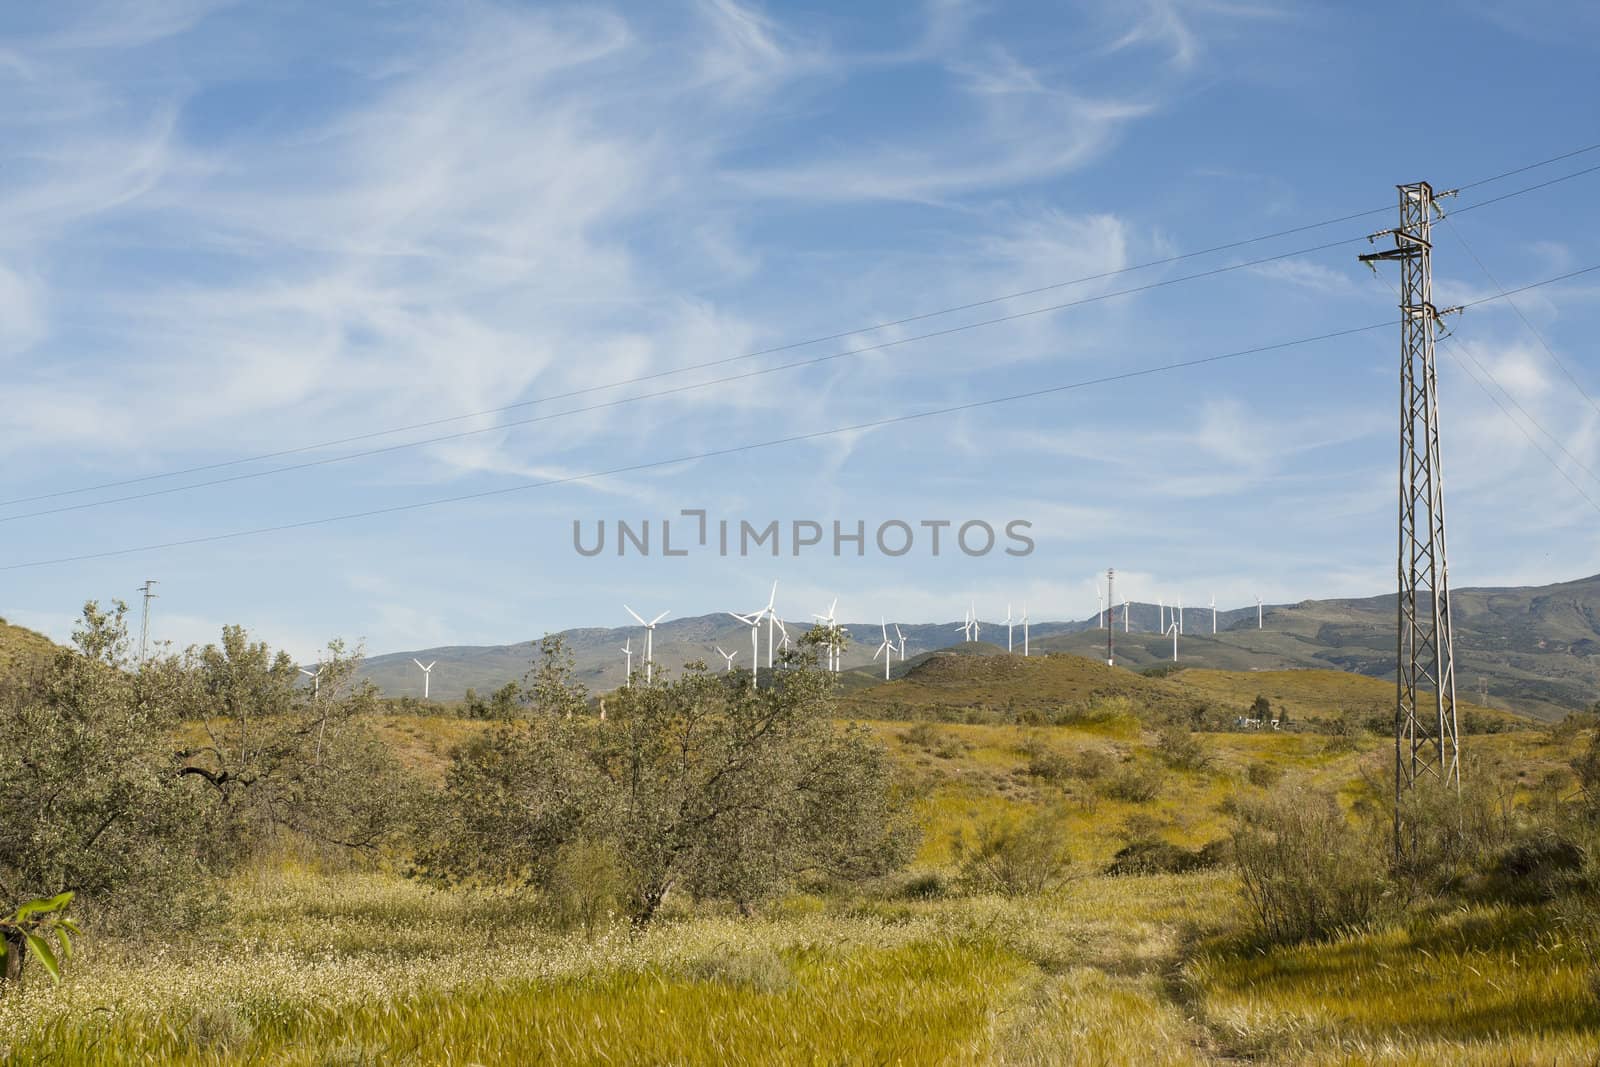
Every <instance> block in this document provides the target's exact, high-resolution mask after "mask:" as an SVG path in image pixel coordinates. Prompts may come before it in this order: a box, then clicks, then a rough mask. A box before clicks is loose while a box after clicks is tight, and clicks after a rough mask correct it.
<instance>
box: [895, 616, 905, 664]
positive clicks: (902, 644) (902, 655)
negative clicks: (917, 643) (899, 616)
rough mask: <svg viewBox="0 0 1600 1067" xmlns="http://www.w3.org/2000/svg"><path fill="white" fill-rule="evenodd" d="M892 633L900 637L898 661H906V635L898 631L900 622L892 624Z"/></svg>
mask: <svg viewBox="0 0 1600 1067" xmlns="http://www.w3.org/2000/svg"><path fill="white" fill-rule="evenodd" d="M894 635H895V636H896V637H898V638H899V639H900V662H901V663H904V662H905V661H906V635H905V634H903V633H901V632H900V624H899V623H895V624H894Z"/></svg>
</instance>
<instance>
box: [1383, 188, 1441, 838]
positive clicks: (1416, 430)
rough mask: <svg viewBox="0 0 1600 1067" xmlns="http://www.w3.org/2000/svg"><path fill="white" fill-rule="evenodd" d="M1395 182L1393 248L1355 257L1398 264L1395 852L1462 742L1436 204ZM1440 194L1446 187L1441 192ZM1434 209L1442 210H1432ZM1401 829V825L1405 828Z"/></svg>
mask: <svg viewBox="0 0 1600 1067" xmlns="http://www.w3.org/2000/svg"><path fill="white" fill-rule="evenodd" d="M1398 188H1399V190H1400V224H1399V225H1398V226H1396V227H1395V228H1394V229H1392V230H1384V231H1383V232H1382V233H1376V234H1373V235H1372V238H1373V239H1374V240H1375V239H1377V238H1379V237H1393V239H1394V247H1393V248H1387V249H1384V250H1383V251H1381V252H1370V253H1368V254H1366V255H1364V256H1362V257H1361V261H1362V262H1363V263H1366V264H1367V265H1368V266H1370V267H1372V269H1373V270H1374V271H1376V270H1377V263H1378V262H1379V261H1387V260H1395V261H1397V262H1399V264H1400V288H1401V292H1400V545H1399V553H1398V560H1397V566H1396V572H1397V578H1398V585H1399V595H1398V596H1397V597H1396V615H1397V623H1398V625H1397V627H1396V630H1397V632H1396V635H1395V641H1396V648H1395V660H1396V672H1395V715H1394V848H1395V859H1396V861H1399V860H1401V859H1403V858H1404V853H1405V842H1406V840H1407V838H1408V837H1409V839H1410V840H1411V841H1412V843H1413V844H1414V843H1415V840H1416V832H1417V828H1416V827H1415V826H1412V827H1409V828H1407V827H1406V826H1405V825H1404V821H1405V820H1404V816H1403V813H1402V803H1403V799H1404V796H1405V794H1406V793H1407V791H1409V790H1413V789H1415V788H1416V786H1417V782H1418V780H1419V779H1421V778H1424V777H1432V778H1434V779H1435V780H1437V781H1438V782H1440V783H1441V784H1444V785H1450V786H1454V787H1455V789H1456V790H1457V791H1458V792H1459V791H1460V789H1461V743H1460V737H1459V735H1458V733H1457V730H1456V669H1455V648H1454V642H1453V640H1452V635H1451V625H1450V580H1449V574H1448V569H1447V567H1446V557H1445V538H1444V482H1443V477H1442V474H1441V471H1440V464H1439V391H1438V382H1437V379H1436V375H1435V368H1434V354H1433V345H1434V330H1435V327H1436V326H1437V325H1438V323H1439V320H1440V317H1441V316H1442V315H1444V314H1448V313H1449V312H1450V311H1459V310H1460V309H1459V308H1450V309H1447V310H1446V311H1444V312H1441V311H1440V310H1439V309H1438V308H1436V307H1435V306H1434V304H1433V242H1432V236H1431V226H1432V224H1433V218H1434V215H1435V213H1436V212H1438V208H1437V206H1436V204H1435V196H1434V192H1433V187H1432V186H1431V185H1429V184H1428V183H1427V182H1413V183H1411V184H1409V185H1402V186H1399V187H1398ZM1441 195H1444V196H1451V195H1454V194H1453V193H1444V194H1441ZM1441 214H1442V213H1441ZM1407 829H1409V831H1410V832H1409V834H1408V833H1407V832H1406V831H1407Z"/></svg>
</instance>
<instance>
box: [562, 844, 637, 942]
mask: <svg viewBox="0 0 1600 1067" xmlns="http://www.w3.org/2000/svg"><path fill="white" fill-rule="evenodd" d="M544 891H545V902H546V905H547V907H548V908H549V914H550V918H551V919H552V921H553V922H554V923H555V924H556V925H557V926H559V927H560V928H562V929H564V930H570V929H574V928H579V927H581V928H582V930H583V932H584V933H585V934H589V935H592V934H593V933H594V932H595V930H596V929H597V928H599V927H600V926H603V925H605V924H606V923H608V922H610V920H611V918H612V916H614V915H615V914H617V913H618V912H619V911H620V910H621V909H622V903H623V901H624V900H625V899H626V898H627V894H628V878H627V872H626V871H625V870H624V869H623V866H622V859H621V857H619V856H618V855H617V847H616V843H615V842H613V841H609V840H606V839H603V838H602V839H598V840H580V841H573V842H570V843H568V844H567V845H565V846H563V847H562V848H560V849H558V850H557V852H556V857H555V861H554V862H553V863H552V864H551V865H550V870H549V872H548V873H547V874H546V875H545V877H544Z"/></svg>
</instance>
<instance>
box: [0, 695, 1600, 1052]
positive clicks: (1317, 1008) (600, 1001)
mask: <svg viewBox="0 0 1600 1067" xmlns="http://www.w3.org/2000/svg"><path fill="white" fill-rule="evenodd" d="M374 725H375V726H376V727H377V728H378V729H379V730H380V732H381V734H382V735H383V736H384V737H386V738H387V739H388V740H389V741H390V743H391V744H393V745H394V746H395V750H396V751H397V752H398V753H400V756H401V758H402V760H404V761H405V762H406V763H407V764H408V765H409V766H411V767H413V768H414V769H416V770H418V771H419V772H421V773H422V774H424V775H425V776H428V777H435V776H437V775H438V774H439V773H441V772H442V770H443V768H444V766H445V761H446V758H447V754H448V751H449V748H450V746H451V745H452V744H454V743H456V742H458V741H459V740H461V739H462V738H464V737H466V736H468V735H469V734H470V733H471V732H472V731H475V730H479V729H483V728H484V725H483V724H479V723H473V722H464V721H461V720H454V719H445V718H415V719H407V718H402V717H395V718H393V719H388V720H382V721H378V722H375V724H374ZM872 729H873V730H874V731H875V732H876V734H877V735H878V736H879V737H880V738H882V739H883V740H884V741H885V742H886V743H887V744H888V745H889V746H890V750H891V752H892V753H893V755H894V757H895V759H896V760H897V761H898V763H899V765H900V766H901V768H902V770H903V772H904V775H905V778H906V781H907V783H908V785H909V786H910V787H911V788H912V789H913V790H914V792H915V794H916V795H917V796H918V798H919V799H918V801H917V805H918V808H917V810H918V811H919V813H920V814H921V816H922V819H923V823H924V828H925V844H924V848H923V852H922V855H921V856H920V857H919V860H918V866H919V867H920V868H924V869H931V870H937V869H939V868H943V867H946V866H947V865H948V863H949V861H950V856H949V852H948V846H949V840H950V836H951V834H952V832H953V831H958V830H963V829H965V830H969V831H970V830H971V829H972V828H974V827H976V826H978V825H980V824H982V823H983V822H984V821H986V820H990V819H993V818H995V817H999V816H1004V815H1020V814H1025V813H1027V812H1030V811H1033V810H1037V809H1038V808H1040V807H1042V806H1044V805H1052V806H1055V807H1057V808H1058V809H1060V810H1064V811H1065V812H1066V816H1065V825H1066V826H1067V828H1068V833H1070V834H1071V835H1072V842H1071V852H1072V855H1073V858H1074V860H1075V861H1076V864H1077V872H1078V873H1077V877H1076V878H1075V879H1074V880H1072V881H1071V882H1069V883H1068V885H1067V886H1066V887H1065V888H1064V889H1062V890H1061V891H1059V892H1056V893H1052V894H1048V895H1045V896H1040V897H1031V898H1022V899H998V898H989V897H945V898H938V897H936V898H935V899H925V900H909V899H907V900H902V899H898V897H897V893H898V891H899V890H898V883H889V884H886V885H884V886H880V887H877V888H875V889H874V890H873V891H872V892H871V893H867V894H864V895H861V896H857V897H847V896H838V897H830V898H821V897H811V896H797V897H794V898H791V899H789V900H786V901H781V902H778V903H776V904H774V905H773V906H771V907H770V908H768V909H767V911H766V913H765V914H763V915H762V916H760V917H758V918H755V919H751V920H742V919H738V918H735V917H731V916H727V915H723V914H720V913H716V912H708V911H696V910H694V909H693V908H691V907H689V906H688V905H686V904H683V903H682V902H679V903H678V905H677V907H678V910H677V911H676V912H674V913H673V914H672V915H670V916H669V917H668V918H667V920H666V921H664V922H661V923H659V924H657V925H655V926H653V927H651V928H650V929H648V930H646V931H643V932H636V931H633V930H632V929H630V928H629V927H627V926H626V925H623V924H619V925H614V926H611V927H608V928H606V929H605V930H604V931H602V932H601V933H600V934H599V935H598V936H596V937H594V938H593V939H585V938H583V937H581V936H575V935H565V934H560V933H557V932H554V931H552V930H550V929H548V928H547V927H545V926H544V925H542V923H541V921H540V918H539V911H538V908H537V902H535V901H530V900H528V899H525V898H522V897H518V896H513V895H507V894H491V893H481V892H448V893H447V892H441V891H435V890H432V889H429V888H426V887H424V886H421V885H419V884H416V883H413V882H408V881H406V880H404V879H402V878H400V877H398V876H397V875H394V874H388V873H378V872H368V873H351V872H343V873H322V872H318V871H316V870H312V869H306V868H303V867H296V866H293V865H292V864H291V865H289V866H282V867H276V868H271V869H263V870H260V871H258V872H255V873H253V874H251V875H249V876H247V877H241V878H239V879H237V880H236V881H235V882H234V883H233V884H232V886H231V887H230V888H231V897H232V899H233V902H234V911H233V914H232V916H231V918H230V920H229V921H228V923H227V924H226V926H225V927H224V928H222V929H218V930H210V931H197V932H196V933H195V934H194V935H193V936H192V937H190V938H189V939H186V940H182V941H179V942H174V943H170V944H165V945H157V946H151V945H146V944H141V943H139V942H137V941H136V940H121V941H119V940H112V939H110V938H107V937H104V936H101V937H97V938H91V939H90V940H89V941H88V942H87V943H86V944H85V946H84V947H85V948H86V950H87V951H85V952H84V953H83V954H82V955H80V956H79V957H78V958H76V959H75V960H74V961H73V963H72V964H71V966H70V968H69V972H68V981H67V982H66V983H65V984H64V985H63V986H62V987H60V988H59V989H57V988H52V987H49V986H47V985H44V984H39V983H35V984H33V985H31V986H29V987H28V988H27V989H25V990H24V991H23V992H22V994H21V995H9V996H7V997H5V998H4V999H0V1063H6V1064H34V1063H53V1064H59V1065H61V1067H77V1065H86V1064H107V1065H109V1064H121V1063H128V1062H146V1063H172V1064H191V1065H194V1064H244V1063H261V1064H303V1065H310V1064H368V1063H371V1064H379V1063H382V1064H389V1063H400V1064H404V1063H412V1064H463V1065H464V1064H483V1065H490V1064H546V1063H548V1064H555V1063H563V1064H565V1063H577V1064H587V1063H611V1064H656V1063H696V1064H702V1063H704V1064H747V1063H779V1064H811V1063H818V1062H826V1063H844V1064H854V1063H871V1064H879V1063H883V1064H889V1063H902V1064H981V1063H1001V1064H1041V1065H1042V1064H1097V1065H1106V1067H1111V1065H1122V1064H1129V1065H1133V1064H1138V1065H1146V1064H1155V1065H1189V1064H1207V1063H1223V1062H1238V1061H1239V1059H1240V1058H1249V1059H1253V1060H1255V1061H1258V1062H1271V1063H1299V1064H1315V1065H1324V1064H1326V1065H1333V1064H1446V1063H1448V1064H1458V1063H1461V1064H1483V1065H1485V1067H1488V1065H1490V1064H1494V1065H1497V1067H1498V1065H1501V1064H1508V1063H1517V1064H1521V1063H1530V1064H1531V1063H1539V1064H1545V1063H1551V1064H1567V1063H1571V1064H1580V1063H1582V1064H1592V1063H1594V1062H1595V1057H1594V1050H1595V1049H1597V1048H1600V1005H1597V1003H1596V1000H1595V995H1594V991H1593V990H1592V989H1591V988H1590V986H1589V984H1588V983H1590V982H1593V981H1594V975H1593V971H1592V968H1593V967H1594V957H1592V956H1590V955H1586V953H1587V952H1590V951H1592V948H1583V947H1581V946H1580V945H1579V944H1577V943H1576V942H1575V941H1574V937H1573V933H1572V928H1571V927H1570V926H1562V925H1561V924H1559V923H1558V922H1557V921H1556V917H1555V915H1554V913H1553V912H1552V911H1551V910H1550V908H1549V907H1548V906H1529V907H1510V906H1503V905H1498V906H1487V905H1482V906H1472V907H1462V908H1459V909H1457V910H1454V911H1447V912H1442V913H1423V914H1419V915H1413V916H1412V917H1411V918H1409V919H1405V920H1399V919H1397V920H1394V921H1393V922H1389V923H1387V924H1376V925H1374V926H1373V927H1371V928H1370V929H1361V930H1355V931H1350V932H1347V933H1346V934H1345V935H1344V936H1342V937H1339V938H1337V939H1335V940H1332V941H1329V942H1324V943H1312V944H1306V945H1300V946H1297V947H1293V948H1277V949H1271V950H1268V951H1257V950H1254V949H1251V948H1250V947H1249V946H1247V945H1246V944H1245V943H1244V942H1242V941H1240V940H1239V925H1240V924H1239V916H1240V911H1241V902H1240V899H1239V896H1238V888H1237V881H1236V876H1235V875H1234V873H1233V872H1231V871H1227V870H1216V871H1209V872H1203V873H1199V874H1190V875H1181V876H1176V875H1164V876H1150V877H1128V878H1112V877H1106V876H1103V875H1099V874H1096V873H1095V871H1097V870H1099V869H1100V868H1101V867H1102V866H1103V865H1104V863H1105V862H1106V861H1107V860H1108V859H1109V857H1110V856H1111V854H1112V853H1113V852H1115V850H1116V849H1117V848H1118V847H1120V846H1121V845H1122V844H1123V843H1124V842H1125V840H1126V839H1127V837H1128V835H1129V833H1130V832H1131V830H1132V829H1135V828H1136V829H1138V830H1139V831H1140V832H1142V833H1149V832H1154V833H1155V834H1157V835H1158V836H1160V837H1162V838H1164V839H1166V840H1168V841H1170V842H1172V843H1174V844H1180V845H1184V846H1185V847H1191V848H1192V847H1195V846H1197V845H1200V844H1203V843H1205V842H1207V841H1210V840H1214V839H1215V838H1217V837H1219V836H1222V835H1224V834H1225V833H1226V830H1227V827H1228V815H1227V809H1228V807H1229V806H1230V804H1231V801H1232V799H1233V798H1234V797H1235V795H1236V794H1239V793H1241V792H1242V791H1250V790H1257V789H1258V787H1256V786H1253V785H1250V784H1249V779H1248V769H1249V768H1250V767H1251V766H1256V765H1269V766H1272V767H1276V768H1279V769H1281V770H1282V772H1283V774H1284V776H1285V777H1286V778H1287V779H1290V780H1300V781H1306V782H1310V783H1315V784H1320V785H1322V786H1326V787H1339V786H1345V787H1350V788H1348V789H1347V791H1348V792H1350V793H1351V794H1352V795H1353V794H1354V793H1355V792H1357V791H1358V789H1356V788H1355V786H1357V785H1358V784H1359V781H1360V778H1359V772H1360V767H1361V764H1362V761H1363V760H1366V759H1372V758H1376V754H1377V753H1378V750H1379V747H1380V746H1381V744H1382V743H1381V742H1380V741H1379V740H1377V739H1371V740H1370V742H1369V744H1368V747H1369V748H1370V749H1371V751H1370V752H1365V753H1364V752H1360V751H1357V752H1342V753H1340V752H1329V751H1327V750H1326V747H1325V745H1324V739H1323V738H1319V737H1312V736H1306V735H1290V734H1258V733H1243V734H1233V733H1228V734H1210V735H1204V736H1202V738H1201V741H1202V743H1203V744H1204V745H1206V746H1207V747H1208V748H1209V750H1210V752H1211V754H1212V756H1213V759H1212V762H1211V763H1210V765H1208V766H1207V767H1205V768H1204V769H1201V770H1193V771H1177V770H1172V769H1170V768H1168V769H1165V770H1163V772H1162V777H1161V779H1160V785H1159V789H1158V791H1157V794H1156V795H1155V796H1154V797H1153V798H1152V799H1151V800H1149V801H1147V802H1143V803H1133V802H1127V801H1119V800H1115V799H1112V798H1111V797H1110V796H1108V795H1107V793H1106V790H1105V788H1104V781H1103V779H1098V778H1095V777H1093V776H1090V777H1083V778H1080V777H1074V776H1073V775H1074V774H1076V773H1078V772H1077V771H1069V772H1067V773H1066V774H1065V775H1064V776H1063V777H1060V778H1052V779H1048V780H1047V779H1045V778H1041V777H1039V776H1036V775H1030V773H1029V768H1030V766H1031V765H1033V763H1034V761H1035V757H1036V756H1038V755H1039V754H1040V753H1041V752H1045V753H1048V754H1053V755H1057V756H1060V757H1062V758H1063V759H1064V760H1065V763H1064V766H1066V767H1068V768H1076V767H1080V766H1081V765H1082V764H1081V763H1080V762H1077V761H1079V760H1080V758H1083V757H1088V763H1090V764H1093V763H1095V762H1096V761H1099V762H1100V763H1101V764H1103V766H1105V767H1109V768H1113V769H1114V768H1119V767H1134V768H1153V767H1156V766H1158V765H1160V763H1159V760H1158V758H1157V755H1156V753H1155V750H1154V744H1155V737H1154V735H1153V734H1148V733H1140V732H1132V733H1122V734H1119V733H1116V732H1106V731H1097V730H1092V729H1079V728H1073V727H1017V726H968V725H937V726H934V727H931V728H930V729H928V730H923V731H917V732H913V731H914V727H913V726H911V725H908V724H906V723H883V722H879V723H874V724H872ZM1573 744H1576V742H1572V743H1570V744H1568V745H1567V747H1566V748H1557V747H1556V746H1554V745H1553V744H1552V743H1551V742H1550V741H1549V740H1548V738H1546V736H1545V735H1544V734H1542V733H1540V732H1533V731H1529V732H1522V733H1516V734H1508V735H1494V736H1490V737H1483V738H1479V739H1475V740H1474V742H1473V750H1474V752H1475V753H1476V754H1478V756H1479V757H1480V758H1482V759H1483V760H1485V761H1486V762H1489V763H1499V764H1501V765H1503V766H1506V767H1512V768H1516V769H1517V770H1518V771H1520V772H1521V776H1522V777H1521V779H1520V781H1521V782H1522V784H1523V786H1524V789H1525V790H1531V789H1532V788H1533V787H1534V785H1535V784H1536V783H1538V782H1539V781H1540V780H1541V779H1542V778H1543V777H1544V775H1545V774H1546V772H1548V771H1549V770H1550V769H1551V768H1554V767H1556V766H1558V765H1559V764H1560V762H1561V761H1562V760H1563V759H1565V758H1567V756H1568V755H1569V754H1570V752H1571V750H1572V746H1573ZM1592 943H1593V944H1600V939H1596V940H1594V941H1593V942H1592Z"/></svg>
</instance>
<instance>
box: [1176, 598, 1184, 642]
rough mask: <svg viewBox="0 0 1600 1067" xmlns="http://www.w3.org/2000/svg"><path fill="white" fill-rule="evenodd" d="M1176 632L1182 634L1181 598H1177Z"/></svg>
mask: <svg viewBox="0 0 1600 1067" xmlns="http://www.w3.org/2000/svg"><path fill="white" fill-rule="evenodd" d="M1177 612H1178V632H1179V633H1180V634H1181V633H1183V597H1179V598H1178V607H1177Z"/></svg>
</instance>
